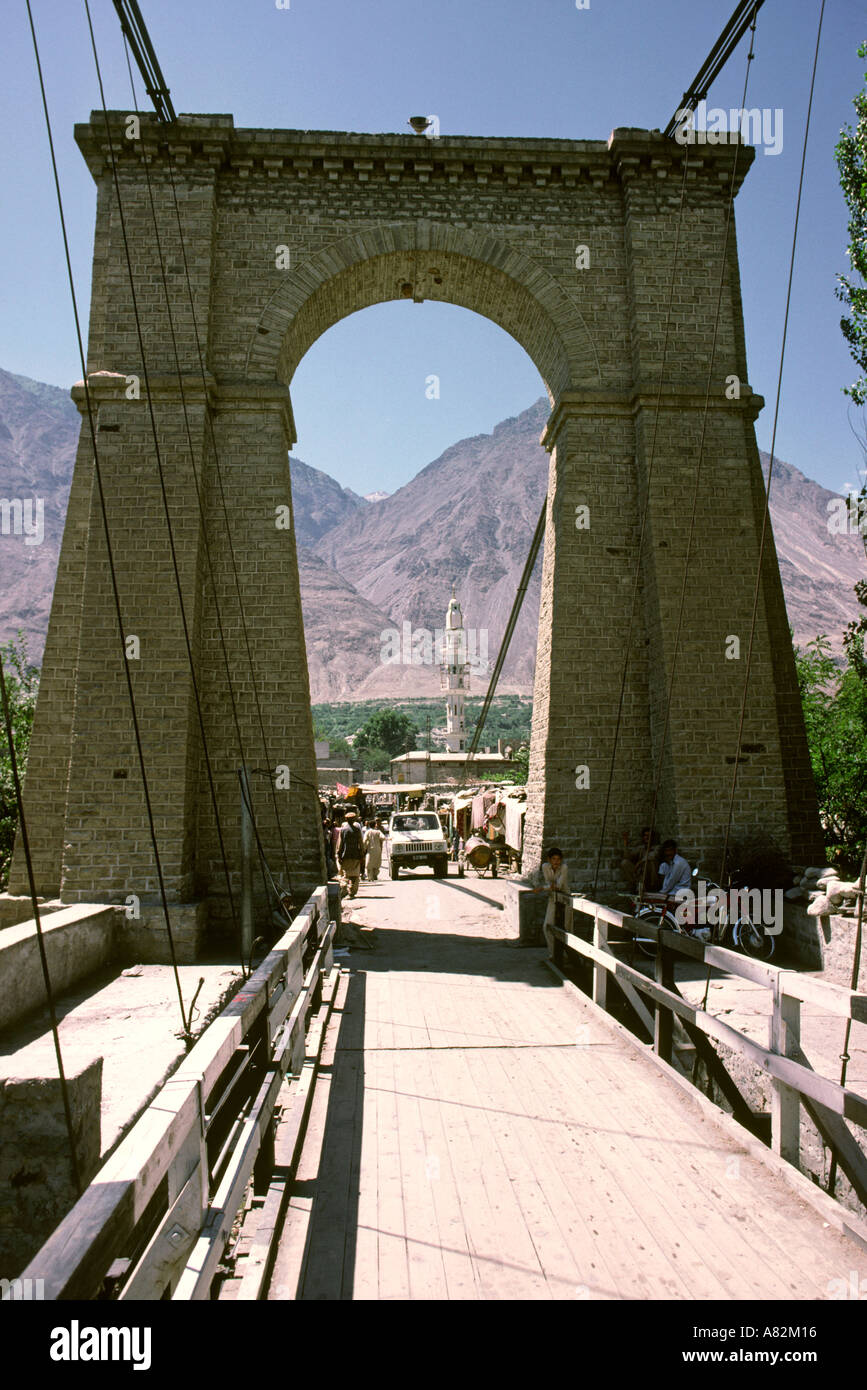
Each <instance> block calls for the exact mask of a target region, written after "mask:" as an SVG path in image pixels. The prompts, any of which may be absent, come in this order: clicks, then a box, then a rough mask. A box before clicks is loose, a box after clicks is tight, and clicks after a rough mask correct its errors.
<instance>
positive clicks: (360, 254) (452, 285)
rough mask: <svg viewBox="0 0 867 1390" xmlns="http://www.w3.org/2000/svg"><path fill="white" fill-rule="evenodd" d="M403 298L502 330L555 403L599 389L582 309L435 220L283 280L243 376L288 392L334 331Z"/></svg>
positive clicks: (542, 277) (337, 246) (344, 250)
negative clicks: (577, 391)
mask: <svg viewBox="0 0 867 1390" xmlns="http://www.w3.org/2000/svg"><path fill="white" fill-rule="evenodd" d="M407 285H409V286H411V287H412V296H410V295H408V294H407V293H406V291H405V289H404V288H403V287H404V286H407ZM409 297H413V298H415V299H418V300H423V299H430V300H437V301H440V302H443V303H447V304H456V305H458V306H460V307H461V308H465V309H472V310H474V311H475V312H476V313H479V314H482V315H483V316H484V317H485V318H488V319H491V320H492V321H493V322H494V323H497V324H499V326H500V327H501V328H503V329H504V330H505V331H506V332H507V333H508V334H510V336H511V337H513V338H514V339H515V340H516V341H517V342H518V343H520V345H521V347H523V348H524V350H525V351H526V352H527V354H528V355H529V357H530V358H531V359H532V361H533V362H534V364H535V366H536V367H537V369H538V371H539V373H540V375H541V377H542V379H543V381H544V382H545V385H546V388H547V390H548V394H549V396H550V397H551V400H552V401H553V400H555V399H556V398H557V397H558V396H559V395H560V393H561V392H563V391H566V390H568V389H569V388H570V387H574V386H580V385H583V384H589V383H593V384H599V383H600V382H601V372H600V367H599V358H598V355H597V353H596V348H595V345H594V343H593V340H592V338H591V335H590V332H589V330H588V328H587V325H586V323H585V322H584V319H583V317H582V315H581V313H580V311H579V310H578V309H577V307H576V306H575V305H574V304H573V303H572V302H571V300H570V299H569V298H568V297H567V295H566V294H565V293H564V291H563V289H562V288H561V286H560V285H559V284H558V283H557V281H556V280H554V279H553V278H552V276H550V275H549V274H548V272H547V271H546V270H545V269H544V268H543V267H542V266H540V265H539V264H538V263H536V262H534V261H532V260H531V259H530V258H529V257H528V256H525V255H524V254H522V253H521V252H520V251H516V250H514V249H513V248H512V247H510V246H509V245H508V244H507V243H506V242H505V241H502V240H501V239H500V238H498V237H495V236H491V235H490V234H489V233H487V232H484V231H469V230H464V229H461V228H456V227H451V226H448V225H446V224H443V223H431V222H417V223H398V224H391V225H385V226H380V227H371V228H369V229H368V230H367V231H365V232H361V233H359V234H358V235H356V236H351V237H345V238H344V239H343V240H341V241H337V242H334V243H332V244H331V245H330V246H328V247H327V248H326V249H324V250H323V251H320V252H319V253H318V254H316V255H314V256H311V257H310V258H309V259H308V260H305V261H302V262H301V263H300V264H299V265H297V266H295V267H294V268H293V269H292V270H290V271H289V272H287V274H286V279H285V282H284V283H283V284H281V285H280V286H279V287H278V289H277V290H276V291H275V292H274V294H273V295H272V296H271V298H270V299H269V300H268V301H267V303H266V304H265V305H264V307H263V309H262V311H261V313H260V315H259V318H258V320H257V322H256V325H255V327H254V329H253V332H252V334H251V336H250V341H249V344H248V347H247V352H246V360H245V375H246V376H247V378H248V379H252V380H273V379H274V378H275V377H277V378H278V379H280V380H282V381H285V382H286V383H287V384H288V383H289V382H290V381H291V379H292V376H293V374H294V372H295V369H296V367H297V366H298V363H299V362H300V361H301V359H302V357H303V356H304V354H305V353H306V352H307V350H308V348H309V347H310V346H311V345H312V344H313V343H314V342H315V341H316V339H317V338H319V337H320V336H321V335H322V334H323V333H324V332H326V331H327V329H329V328H330V327H331V326H332V325H333V324H335V323H337V322H338V321H339V320H340V319H342V318H345V317H346V316H347V315H348V314H351V313H354V312H356V311H357V310H359V309H364V308H368V307H369V306H370V305H373V304H381V303H384V302H386V301H388V300H392V299H400V298H409Z"/></svg>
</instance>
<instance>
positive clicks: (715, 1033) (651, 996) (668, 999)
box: [554, 897, 867, 1205]
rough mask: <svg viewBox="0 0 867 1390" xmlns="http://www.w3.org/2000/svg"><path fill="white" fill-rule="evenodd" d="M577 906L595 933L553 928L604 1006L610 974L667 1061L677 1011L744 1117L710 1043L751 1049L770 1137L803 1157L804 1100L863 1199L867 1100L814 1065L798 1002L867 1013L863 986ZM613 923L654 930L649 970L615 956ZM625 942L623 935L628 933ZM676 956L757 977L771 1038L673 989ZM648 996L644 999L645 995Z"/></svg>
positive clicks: (746, 1116)
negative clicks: (766, 1000) (768, 1082)
mask: <svg viewBox="0 0 867 1390" xmlns="http://www.w3.org/2000/svg"><path fill="white" fill-rule="evenodd" d="M572 907H573V911H574V912H575V913H580V914H582V915H583V916H585V917H588V918H590V919H591V920H592V924H593V927H592V940H590V941H585V940H584V939H583V938H582V937H580V936H577V935H575V933H574V932H567V931H564V930H563V929H562V928H554V936H555V938H556V939H557V940H558V941H560V942H561V943H562V944H563V945H564V946H566V947H567V948H568V949H569V950H571V951H574V952H576V953H577V954H578V955H579V956H582V957H584V959H585V960H588V961H590V962H591V963H592V966H593V984H592V997H593V1000H594V1002H595V1003H596V1004H598V1005H599V1006H600V1007H601V1008H603V1009H606V1008H607V1005H608V983H609V980H612V979H613V980H615V981H616V982H617V985H618V987H619V988H620V990H621V992H622V993H623V994H624V995H625V997H626V999H627V1000H628V1002H629V1003H630V1005H631V1006H632V1008H633V1010H634V1011H635V1013H636V1014H637V1015H638V1017H639V1019H640V1020H641V1022H642V1023H643V1025H644V1026H645V1028H646V1029H647V1031H648V1034H649V1036H650V1037H651V1038H652V1039H653V1048H654V1051H655V1052H657V1053H658V1055H659V1056H660V1057H661V1058H662V1059H663V1061H665V1062H667V1063H669V1064H671V1063H672V1057H673V1049H674V1027H675V1022H674V1021H675V1019H677V1020H678V1022H679V1024H680V1025H681V1027H682V1029H683V1031H684V1032H685V1034H686V1036H687V1038H688V1039H689V1041H690V1042H691V1043H692V1044H693V1045H694V1046H695V1048H696V1050H697V1052H698V1053H699V1055H700V1057H701V1059H702V1061H703V1062H704V1063H705V1065H706V1067H707V1069H708V1073H709V1074H710V1075H711V1076H712V1077H713V1079H714V1081H715V1082H716V1083H717V1084H718V1086H719V1088H720V1090H721V1091H722V1093H723V1095H724V1096H725V1097H726V1099H727V1100H728V1102H729V1103H730V1104H731V1107H732V1110H733V1112H734V1115H735V1118H736V1119H739V1120H741V1122H742V1123H745V1124H747V1125H748V1126H749V1125H751V1124H752V1123H753V1122H754V1116H753V1114H752V1111H751V1108H750V1106H749V1105H748V1103H747V1101H746V1100H745V1099H744V1097H743V1096H742V1095H741V1093H740V1090H739V1089H738V1086H737V1084H736V1083H735V1082H734V1080H733V1079H732V1078H731V1076H730V1075H729V1073H728V1070H727V1069H726V1067H725V1066H724V1064H723V1062H722V1060H721V1059H720V1056H719V1054H718V1052H717V1051H716V1049H715V1048H714V1047H713V1046H712V1043H711V1040H712V1039H714V1040H716V1041H717V1042H719V1043H722V1044H723V1045H724V1046H725V1047H728V1048H730V1049H731V1050H732V1051H733V1052H736V1053H738V1054H740V1055H741V1056H742V1057H746V1058H748V1059H749V1060H750V1061H751V1062H753V1063H754V1064H755V1065H756V1066H757V1067H758V1068H759V1069H760V1070H761V1071H763V1072H765V1073H766V1074H767V1075H768V1076H769V1077H771V1079H772V1087H773V1089H772V1097H771V1146H772V1148H773V1149H774V1151H775V1152H776V1153H778V1154H780V1155H781V1157H783V1158H785V1159H786V1160H788V1162H790V1163H792V1164H794V1165H795V1166H796V1167H797V1166H798V1164H799V1158H800V1107H801V1105H803V1106H804V1108H805V1110H806V1111H807V1113H808V1114H809V1116H810V1118H811V1119H812V1121H813V1123H814V1124H815V1126H816V1128H817V1129H818V1130H819V1133H820V1135H821V1136H822V1139H823V1140H824V1142H825V1143H826V1144H827V1145H828V1147H829V1148H830V1149H831V1151H832V1152H833V1153H834V1154H835V1155H836V1158H837V1162H838V1164H839V1166H840V1168H841V1169H842V1171H843V1172H844V1173H845V1174H846V1176H847V1178H848V1179H849V1181H850V1183H851V1184H852V1187H853V1188H854V1190H855V1192H856V1193H857V1195H858V1198H859V1200H860V1201H861V1202H862V1203H864V1204H865V1205H867V1156H865V1152H864V1149H863V1148H862V1147H861V1144H860V1143H859V1142H858V1140H857V1138H856V1137H855V1136H854V1135H853V1133H852V1131H851V1130H850V1129H849V1126H848V1125H847V1124H846V1121H847V1120H852V1121H854V1123H855V1124H857V1125H860V1126H862V1127H867V1100H865V1099H864V1097H863V1096H861V1095H859V1094H858V1093H857V1092H855V1091H853V1090H852V1089H851V1088H850V1087H848V1086H841V1085H840V1083H839V1082H837V1081H833V1080H830V1079H828V1078H826V1077H823V1076H820V1075H819V1074H818V1073H817V1072H815V1071H814V1070H813V1068H812V1067H811V1065H810V1062H809V1060H808V1058H807V1057H806V1055H805V1054H804V1052H803V1049H802V1048H801V1039H800V1015H801V1004H802V1003H810V1004H814V1005H816V1006H817V1007H819V1008H821V1009H823V1010H825V1011H826V1012H827V1013H830V1014H833V1015H835V1016H836V1017H837V1018H840V1019H846V1018H851V1019H853V1020H855V1021H856V1022H859V1023H865V1022H867V994H864V993H856V992H855V991H853V990H850V989H844V988H843V987H842V986H840V985H835V984H831V983H830V982H828V981H826V980H820V979H816V978H815V977H814V976H811V975H803V974H800V973H798V972H797V971H795V970H788V969H784V968H781V967H779V966H775V965H770V964H763V963H762V962H760V961H756V960H752V959H750V958H749V957H747V956H743V955H740V954H738V953H737V952H735V951H730V950H727V949H726V948H725V947H722V946H711V945H706V944H705V943H703V942H701V941H697V940H695V939H694V938H692V937H690V936H687V935H685V934H681V933H679V932H674V931H671V930H670V929H668V928H661V929H658V928H657V927H656V926H654V925H653V924H652V923H650V922H648V921H647V920H646V919H641V920H640V919H637V918H635V917H631V916H629V915H628V914H627V913H623V912H618V911H617V910H616V909H614V908H610V907H605V906H603V905H601V904H599V903H594V902H591V901H590V900H589V899H586V898H580V897H575V898H573V899H572ZM611 927H616V928H619V929H621V930H622V931H624V932H626V933H630V934H632V935H633V936H635V935H640V936H642V937H644V938H645V939H646V938H649V937H653V938H655V939H656V941H657V943H658V945H657V954H656V960H655V971H654V978H653V979H652V980H651V979H648V977H647V975H646V974H644V973H643V972H642V971H641V970H636V969H635V968H634V966H631V965H629V964H627V962H626V961H625V960H621V959H619V958H618V957H617V956H616V955H615V954H614V952H613V951H612V949H611V944H610V943H609V933H610V929H611ZM627 941H628V937H627ZM677 956H681V957H684V958H688V959H689V960H692V961H694V962H697V963H699V964H703V965H706V966H714V967H716V968H717V969H719V970H724V971H725V972H726V973H727V974H729V975H734V976H737V977H739V978H740V979H744V980H750V981H752V982H753V983H754V984H759V985H763V986H764V987H765V988H766V989H769V990H770V991H771V994H772V1012H771V1018H770V1041H769V1046H768V1047H762V1046H761V1044H759V1043H757V1042H756V1041H755V1039H754V1038H749V1037H747V1036H746V1035H745V1034H744V1033H741V1032H740V1031H739V1030H738V1029H737V1028H733V1027H732V1026H731V1025H730V1024H728V1023H724V1022H723V1021H722V1019H719V1018H716V1017H714V1015H713V1014H710V1013H708V1012H706V1011H705V1010H703V1009H700V1008H697V1007H696V1006H695V1005H693V1004H691V1003H690V1002H689V1001H688V1000H687V999H685V998H684V997H683V995H682V994H681V993H680V991H679V990H678V988H677V986H676V984H675V979H674V962H675V959H676V957H677ZM645 1000H646V1001H648V1002H647V1003H645Z"/></svg>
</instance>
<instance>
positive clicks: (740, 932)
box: [734, 917, 774, 960]
mask: <svg viewBox="0 0 867 1390" xmlns="http://www.w3.org/2000/svg"><path fill="white" fill-rule="evenodd" d="M734 932H735V942H736V943H737V945H738V947H739V948H740V949H741V950H742V951H743V953H744V955H745V956H752V957H753V959H754V960H770V959H771V956H772V955H773V954H774V938H773V937H772V936H769V935H768V933H767V932H766V931H765V930H764V928H763V927H761V926H759V925H758V924H757V923H756V922H751V921H750V919H749V917H740V918H738V920H737V922H735V927H734Z"/></svg>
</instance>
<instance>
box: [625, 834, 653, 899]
mask: <svg viewBox="0 0 867 1390" xmlns="http://www.w3.org/2000/svg"><path fill="white" fill-rule="evenodd" d="M656 839H658V836H651V833H650V826H649V825H645V826H644V827H643V828H642V831H641V842H640V844H637V845H633V847H632V848H631V849H630V848H629V838H628V836H627V834H626V831H625V830H624V832H623V858H622V860H621V861H620V872H621V873H622V875H623V877H624V878H625V880H626V882H627V884H628V885H629V887H630V889H631V888H640V887H641V885H642V884H644V886H645V887H646V888H649V889H651V891H652V890H653V888H655V886H656V876H657V875H656V866H657V864H658V863H659V845H658V844H656V843H655V840H656Z"/></svg>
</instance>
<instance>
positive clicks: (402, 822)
mask: <svg viewBox="0 0 867 1390" xmlns="http://www.w3.org/2000/svg"><path fill="white" fill-rule="evenodd" d="M391 828H392V830H401V831H405V830H439V829H440V818H439V816H437V815H435V814H434V813H433V811H430V812H419V813H418V814H417V815H414V816H393V817H392V821H391Z"/></svg>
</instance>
